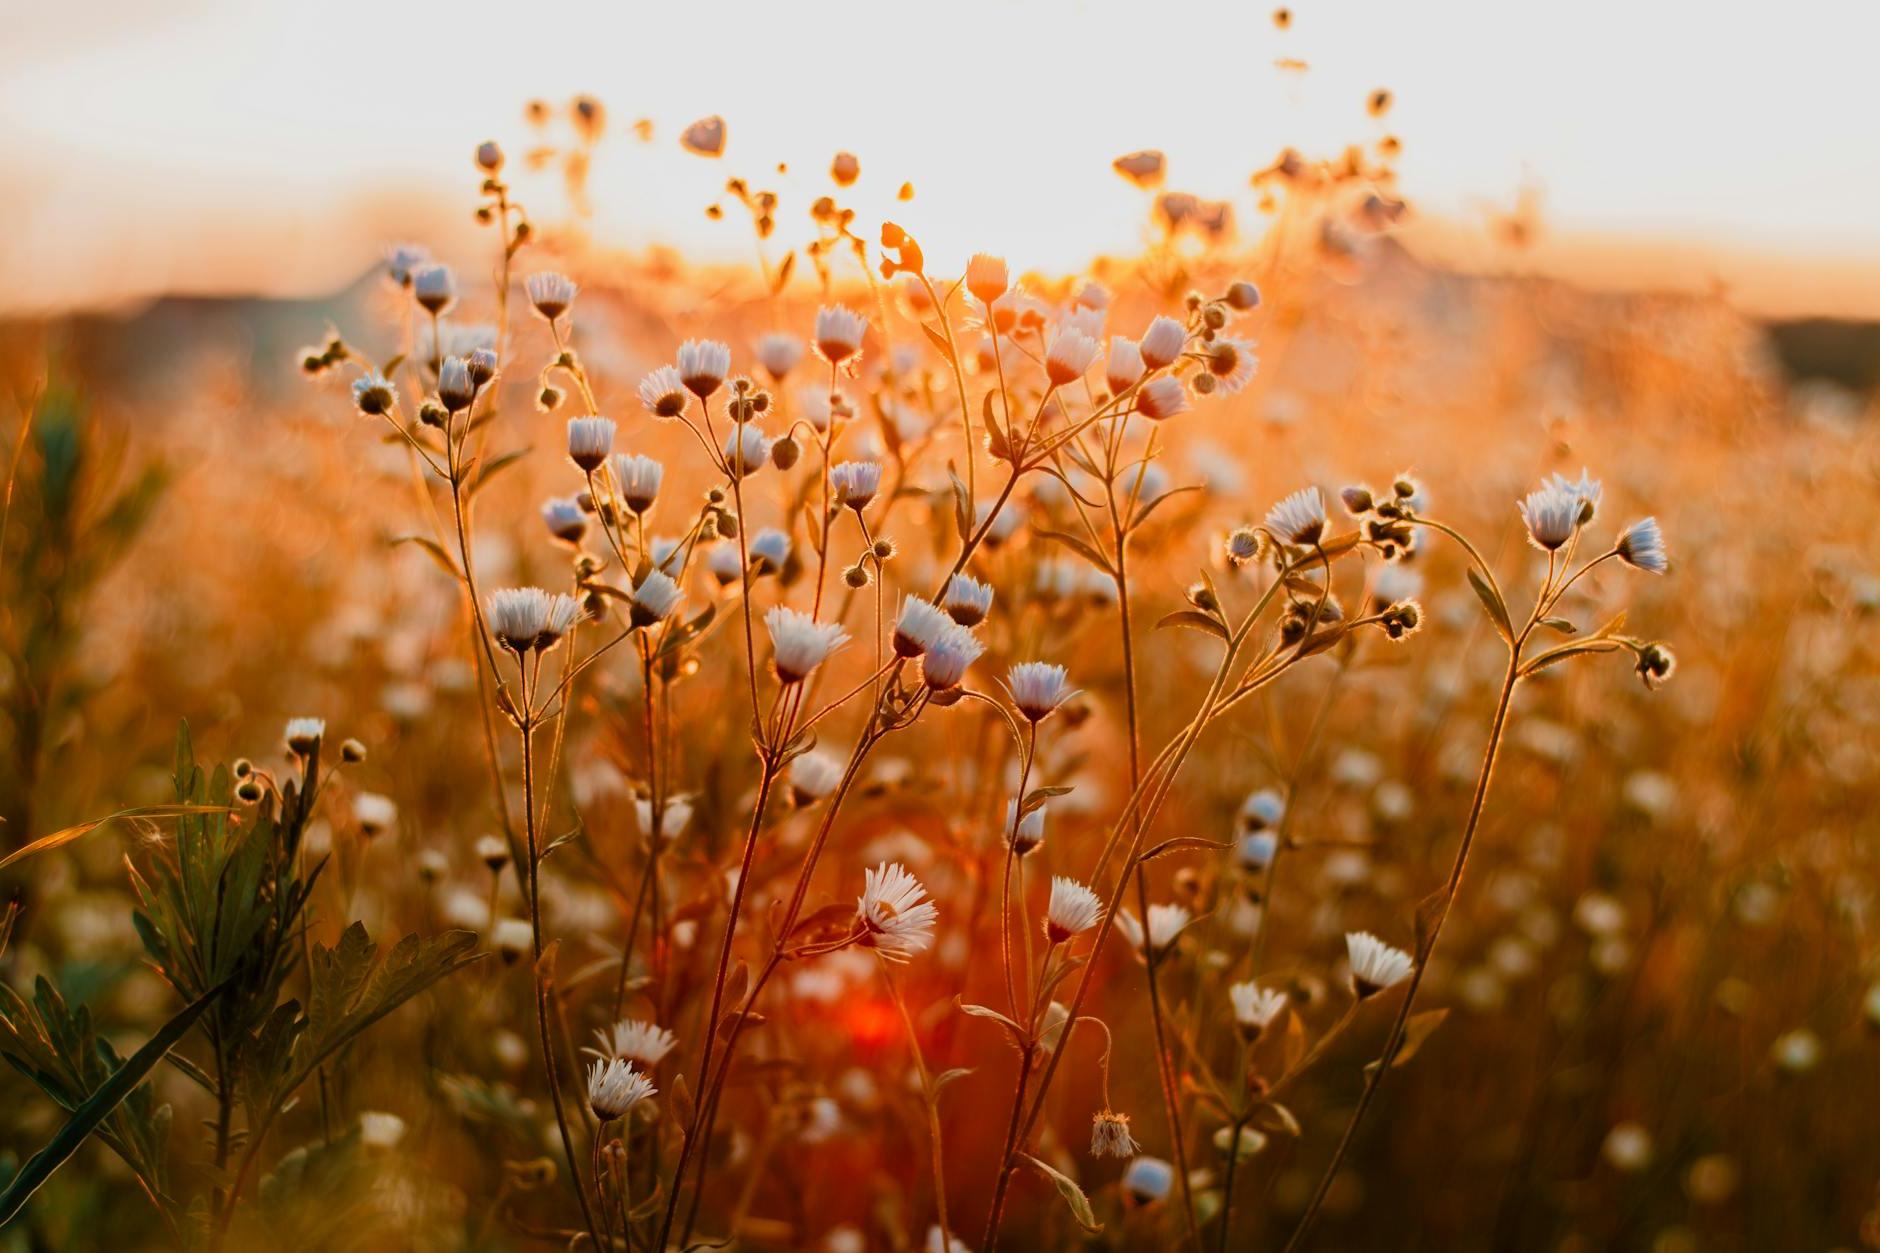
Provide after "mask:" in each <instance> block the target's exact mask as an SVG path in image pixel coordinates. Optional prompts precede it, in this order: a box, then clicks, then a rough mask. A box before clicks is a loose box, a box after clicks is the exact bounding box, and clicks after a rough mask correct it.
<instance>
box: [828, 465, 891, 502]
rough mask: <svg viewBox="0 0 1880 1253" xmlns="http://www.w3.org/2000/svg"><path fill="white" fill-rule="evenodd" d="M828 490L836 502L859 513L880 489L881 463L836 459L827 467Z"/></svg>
mask: <svg viewBox="0 0 1880 1253" xmlns="http://www.w3.org/2000/svg"><path fill="white" fill-rule="evenodd" d="M829 490H830V491H831V492H833V493H834V494H835V498H836V503H837V504H838V505H845V506H847V507H848V508H850V509H853V510H855V512H857V513H860V512H861V511H862V510H864V509H866V508H868V506H869V504H870V502H872V501H873V500H874V499H875V493H876V492H878V491H880V490H881V463H880V462H878V461H838V462H836V464H835V465H833V466H831V467H830V469H829Z"/></svg>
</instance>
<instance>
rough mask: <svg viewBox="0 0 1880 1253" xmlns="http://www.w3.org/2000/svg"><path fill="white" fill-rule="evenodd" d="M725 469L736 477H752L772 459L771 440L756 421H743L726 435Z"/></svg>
mask: <svg viewBox="0 0 1880 1253" xmlns="http://www.w3.org/2000/svg"><path fill="white" fill-rule="evenodd" d="M724 454H725V469H726V471H727V472H728V473H729V474H730V475H731V477H732V478H734V479H744V478H748V477H750V476H751V475H752V474H754V473H756V472H757V471H758V470H761V469H763V468H764V462H766V461H768V460H769V459H770V440H769V439H767V438H766V437H765V435H764V433H763V432H762V431H760V430H758V429H757V424H756V423H754V422H741V423H739V424H738V425H736V426H734V427H732V428H731V433H730V434H728V435H726V436H725V447H724Z"/></svg>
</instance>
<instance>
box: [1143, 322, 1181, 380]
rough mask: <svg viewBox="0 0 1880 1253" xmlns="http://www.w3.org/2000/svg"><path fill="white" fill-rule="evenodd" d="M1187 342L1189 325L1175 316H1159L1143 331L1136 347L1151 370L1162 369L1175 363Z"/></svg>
mask: <svg viewBox="0 0 1880 1253" xmlns="http://www.w3.org/2000/svg"><path fill="white" fill-rule="evenodd" d="M1187 343H1188V328H1187V327H1185V326H1183V325H1182V324H1181V323H1180V322H1177V321H1176V320H1175V319H1174V318H1170V317H1159V318H1157V319H1156V320H1155V321H1153V322H1151V323H1149V329H1148V330H1146V331H1144V332H1143V333H1142V339H1141V341H1140V342H1139V343H1138V344H1137V346H1136V347H1137V350H1138V351H1139V352H1140V353H1141V354H1142V363H1143V364H1144V365H1146V366H1148V367H1149V368H1150V369H1151V370H1160V369H1163V368H1165V367H1167V366H1170V365H1173V364H1174V363H1175V360H1176V358H1178V357H1180V356H1181V355H1182V348H1183V347H1185V346H1186V345H1187Z"/></svg>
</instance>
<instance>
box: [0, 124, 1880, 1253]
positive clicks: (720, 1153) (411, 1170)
mask: <svg viewBox="0 0 1880 1253" xmlns="http://www.w3.org/2000/svg"><path fill="white" fill-rule="evenodd" d="M1387 106H1388V102H1387V101H1380V102H1378V109H1379V111H1382V110H1383V109H1384V108H1387ZM555 108H556V110H557V113H556V119H557V121H558V123H559V122H560V121H562V120H566V121H568V122H569V123H570V124H571V125H572V127H573V132H572V133H574V134H575V135H577V136H584V137H585V138H582V139H580V140H578V141H577V142H576V143H575V144H574V145H573V146H572V147H569V148H567V149H565V150H562V149H553V148H549V147H542V148H540V149H538V150H536V151H532V152H525V151H524V150H523V149H522V148H520V147H519V148H518V149H517V150H516V151H515V152H513V153H511V152H506V151H505V150H504V149H503V148H501V147H499V146H497V145H496V144H494V143H487V144H484V145H482V146H480V147H477V148H476V149H475V150H474V152H473V153H467V154H466V156H467V159H466V161H465V165H464V206H465V209H466V211H474V212H475V213H476V214H477V215H478V221H479V222H480V223H481V224H482V238H483V241H484V246H483V248H482V249H481V250H480V251H479V252H476V253H474V254H467V255H462V256H457V255H452V256H449V257H440V256H433V255H432V254H431V252H430V251H429V250H428V249H427V248H426V247H424V246H423V245H422V244H412V243H403V242H395V241H388V247H387V251H386V254H385V261H384V263H383V265H381V266H379V267H377V268H376V269H375V271H374V272H373V273H372V274H371V275H369V276H367V278H366V279H365V280H364V281H362V282H361V284H360V285H358V286H357V287H356V288H354V289H352V290H351V291H350V292H348V293H346V294H345V295H343V296H341V297H336V298H335V299H334V300H332V301H328V302H319V303H313V302H303V303H287V304H284V305H281V306H279V307H266V306H264V305H262V304H261V303H260V302H247V303H240V304H230V305H228V306H227V307H211V306H208V305H206V304H202V303H197V304H180V303H172V304H168V305H165V306H163V307H161V308H159V309H155V310H152V311H150V312H148V313H146V314H144V315H142V316H140V317H137V318H134V319H119V320H114V319H106V318H92V319H68V320H46V321H40V322H33V323H28V322H24V321H16V322H13V323H10V324H7V325H6V326H5V327H4V330H3V331H0V370H4V375H5V380H4V381H5V386H4V400H0V437H4V443H5V446H6V456H7V458H8V460H7V462H6V473H5V482H6V489H5V490H6V499H5V507H4V508H5V512H4V521H3V522H0V614H3V615H4V616H3V617H0V644H4V653H3V656H4V663H3V664H0V750H3V751H4V757H3V759H0V817H4V820H5V821H4V825H0V888H3V889H4V892H5V894H6V898H7V900H8V901H10V904H7V905H5V906H4V908H5V909H6V911H7V912H6V913H5V915H4V919H5V920H4V923H3V924H0V982H3V983H4V991H0V1055H3V1056H4V1057H5V1058H6V1060H7V1061H8V1062H9V1063H11V1065H10V1066H9V1067H8V1068H7V1069H6V1070H5V1071H4V1073H0V1091H4V1094H5V1096H4V1099H5V1101H6V1104H7V1107H8V1108H9V1109H10V1110H12V1111H13V1113H12V1114H11V1115H10V1116H9V1117H8V1118H7V1119H6V1120H5V1125H4V1126H3V1127H0V1223H3V1224H5V1225H4V1226H0V1249H6V1250H15V1249H17V1250H36V1249H93V1248H124V1249H142V1248H169V1247H189V1248H198V1247H200V1248H212V1249H248V1248H264V1247H267V1248H292V1249H334V1250H339V1249H362V1250H378V1249H387V1250H389V1249H425V1250H504V1249H528V1248H549V1247H559V1248H574V1249H580V1248H601V1247H606V1248H612V1249H626V1250H634V1249H667V1248H717V1247H729V1246H735V1247H738V1248H747V1249H760V1250H762V1249H819V1250H827V1251H829V1253H847V1251H849V1250H864V1249H891V1250H903V1249H923V1250H934V1251H937V1253H952V1251H953V1250H956V1249H991V1248H994V1247H1003V1248H1009V1249H1032V1248H1050V1249H1058V1248H1066V1249H1070V1248H1094V1249H1152V1248H1157V1249H1159V1248H1199V1249H1206V1250H1215V1249H1220V1250H1227V1249H1253V1248H1272V1249H1309V1248H1316V1249H1382V1248H1392V1249H1396V1248H1402V1249H1497V1250H1501V1249H1523V1250H1525V1249H1548V1250H1563V1251H1568V1250H1570V1251H1576V1253H1577V1251H1581V1250H1604V1249H1638V1250H1651V1251H1653V1253H1684V1251H1686V1250H1689V1251H1693V1253H1695V1251H1697V1250H1745V1251H1747V1250H1761V1249H1776V1248H1781V1249H1818V1250H1829V1249H1848V1250H1853V1249H1861V1248H1868V1249H1880V1136H1877V1135H1876V1134H1875V1131H1874V1128H1875V1119H1876V1115H1880V1064H1877V1063H1880V947H1877V939H1876V925H1877V923H1880V919H1877V918H1876V913H1875V911H1876V907H1877V905H1880V902H1876V898H1875V894H1876V889H1877V888H1880V841H1877V840H1876V839H1875V832H1876V824H1875V819H1874V817H1873V815H1874V813H1875V810H1876V804H1877V803H1880V769H1877V766H1876V751H1877V750H1880V722H1877V720H1876V716H1875V710H1876V708H1877V707H1880V702H1877V701H1876V697H1877V696H1880V669H1877V667H1876V643H1875V639H1876V637H1875V634H1874V631H1873V617H1874V614H1875V612H1876V610H1880V568H1876V565H1875V562H1874V559H1873V548H1872V538H1871V536H1872V533H1873V529H1874V528H1873V525H1872V524H1873V523H1874V521H1875V513H1876V497H1875V493H1874V483H1875V473H1876V470H1877V469H1880V438H1877V437H1876V428H1875V426H1874V423H1873V421H1872V419H1873V405H1872V400H1871V398H1868V399H1866V400H1861V399H1858V398H1856V397H1853V396H1852V395H1850V394H1846V393H1839V392H1832V391H1826V390H1822V389H1819V388H1810V387H1805V386H1797V385H1794V384H1792V383H1791V381H1790V380H1789V379H1787V378H1786V377H1785V376H1784V375H1783V374H1782V372H1781V370H1780V369H1779V367H1778V365H1777V363H1776V361H1775V360H1774V358H1773V357H1772V355H1771V351H1770V348H1769V346H1768V340H1767V338H1766V336H1765V334H1764V332H1763V329H1762V328H1761V327H1760V326H1759V325H1758V324H1757V323H1756V321H1755V320H1754V319H1753V318H1751V317H1749V316H1747V315H1746V314H1744V313H1742V312H1740V311H1738V310H1736V309H1734V308H1732V307H1731V305H1730V303H1729V302H1728V301H1727V299H1725V298H1724V297H1722V296H1716V295H1688V294H1653V293H1624V294H1621V293H1609V292H1598V291H1590V290H1582V289H1578V288H1575V287H1573V286H1571V285H1569V284H1566V283H1562V282H1558V281H1553V280H1547V279H1542V278H1536V277H1528V276H1523V275H1522V274H1521V273H1520V272H1519V266H1518V264H1517V263H1518V260H1519V247H1518V240H1515V241H1510V242H1509V243H1508V245H1507V246H1508V249H1509V252H1508V261H1509V265H1508V268H1507V270H1506V271H1505V272H1501V273H1474V274H1463V273H1459V272H1456V271H1453V270H1448V269H1444V268H1440V267H1437V266H1435V265H1432V264H1430V263H1428V262H1425V261H1423V260H1420V259H1419V258H1418V257H1417V256H1416V254H1415V253H1414V251H1412V250H1411V249H1409V248H1407V247H1406V246H1405V245H1404V244H1403V243H1402V242H1401V241H1400V240H1399V239H1398V238H1397V234H1396V228H1397V224H1398V222H1399V221H1400V219H1401V218H1402V217H1403V216H1404V214H1405V213H1406V211H1407V210H1406V206H1404V205H1403V204H1402V202H1401V201H1399V200H1398V199H1397V190H1396V186H1395V181H1394V176H1393V171H1392V156H1393V153H1394V146H1393V145H1392V144H1391V143H1389V142H1381V143H1378V144H1376V145H1373V146H1371V147H1368V148H1363V149H1353V150H1352V151H1350V152H1346V153H1338V154H1331V155H1328V156H1308V155H1302V154H1299V153H1293V152H1288V153H1285V154H1281V155H1280V156H1279V158H1278V159H1276V160H1275V161H1274V162H1273V163H1272V165H1271V166H1270V167H1268V168H1266V169H1264V170H1263V171H1261V172H1260V173H1259V174H1258V175H1257V176H1256V178H1255V184H1254V185H1255V187H1256V188H1257V189H1258V196H1259V198H1260V200H1261V201H1262V203H1261V205H1260V210H1259V211H1260V212H1261V214H1262V215H1263V222H1262V224H1261V227H1260V229H1259V230H1258V231H1255V230H1253V229H1251V225H1252V224H1251V223H1249V224H1246V226H1247V228H1248V229H1244V230H1242V229H1237V228H1236V225H1235V224H1234V222H1233V221H1232V218H1231V211H1230V210H1229V209H1228V208H1227V207H1226V206H1222V205H1217V204H1211V203H1209V202H1206V201H1200V200H1197V199H1195V198H1194V197H1191V196H1185V195H1183V194H1181V193H1179V192H1177V191H1173V190H1169V189H1167V188H1166V187H1165V186H1164V185H1163V184H1162V181H1161V180H1162V171H1161V168H1160V159H1159V158H1158V157H1157V156H1156V154H1153V153H1137V154H1131V155H1130V156H1129V157H1126V158H1121V159H1119V162H1118V173H1119V174H1120V175H1121V176H1123V177H1125V178H1127V179H1129V180H1130V181H1132V182H1135V183H1136V184H1138V185H1139V186H1142V187H1144V188H1147V189H1149V190H1150V191H1151V192H1153V193H1154V199H1153V201H1152V202H1151V203H1152V204H1153V216H1152V219H1151V220H1150V221H1149V222H1148V223H1146V224H1145V244H1144V247H1143V249H1142V251H1141V252H1140V254H1138V255H1135V256H1130V257H1116V258H1107V259H1104V260H1102V261H1099V262H1097V263H1095V264H1093V266H1092V267H1091V268H1090V269H1089V271H1088V272H1085V273H1080V274H1041V273H1034V272H1031V271H1029V270H1028V269H1027V268H1026V264H1025V259H1024V258H1022V257H994V256H988V255H985V254H978V255H975V256H974V257H973V258H972V260H971V261H970V263H968V264H967V265H965V266H964V267H963V268H962V267H958V266H956V267H953V268H952V269H950V270H945V271H942V270H941V269H940V267H938V266H937V265H933V264H930V263H929V261H928V260H927V258H926V257H925V255H924V254H923V251H922V248H921V246H920V242H919V240H918V234H919V230H918V228H917V226H916V225H915V223H916V222H917V221H918V216H919V215H918V204H919V202H918V200H915V201H913V202H912V203H911V204H910V205H909V212H908V215H907V220H906V222H905V223H896V222H881V221H863V220H860V218H859V217H858V215H856V214H855V213H853V212H852V211H850V210H848V209H846V208H845V207H844V198H845V191H846V189H847V188H848V187H849V186H850V185H851V184H852V183H853V181H854V178H855V176H856V167H857V166H858V165H859V162H858V161H857V158H855V157H850V156H847V155H846V154H843V155H837V156H835V157H834V159H833V160H832V162H831V166H830V170H829V175H828V179H827V186H826V190H825V193H824V195H823V197H822V198H821V199H818V200H816V201H814V202H813V203H809V204H803V203H790V202H785V201H780V200H778V199H777V198H775V197H773V196H772V195H771V194H770V193H768V192H766V191H764V190H763V179H762V178H761V177H759V178H756V179H754V180H753V181H748V182H747V181H744V180H742V179H740V178H732V179H731V180H730V181H729V182H728V183H727V186H726V192H725V195H724V197H723V199H722V200H721V201H720V202H719V203H718V204H716V205H714V206H711V209H712V212H713V213H715V214H716V215H718V216H719V217H721V218H722V219H724V228H725V229H726V230H727V231H734V230H737V231H742V230H745V229H747V226H746V221H747V219H748V229H750V231H751V234H752V248H753V252H752V254H751V255H752V261H751V263H750V264H748V265H739V266H728V265H722V264H704V263H697V264H694V263H689V262H687V261H686V260H685V259H684V258H681V257H677V256H674V255H670V254H662V253H658V252H642V253H634V254H620V253H618V252H613V251H609V250H606V249H602V248H599V247H597V246H595V245H593V244H592V243H591V241H590V239H589V236H588V233H587V232H586V231H585V230H584V229H583V225H582V222H581V221H580V218H579V214H578V213H577V214H573V215H570V216H569V218H568V219H567V220H543V221H537V220H535V219H534V218H533V217H532V216H531V214H530V213H529V211H528V209H527V207H526V205H527V202H528V200H529V198H530V197H529V194H528V188H529V186H530V180H532V179H536V180H539V179H542V178H567V179H572V180H575V181H576V182H578V179H579V176H580V169H581V159H582V151H583V149H582V144H584V143H587V142H596V141H598V136H599V134H600V130H601V122H600V114H599V112H598V109H599V106H598V105H597V104H596V103H594V102H591V101H590V102H586V103H582V102H576V104H575V105H573V106H571V108H572V109H573V112H572V113H571V114H569V115H568V117H567V118H566V119H562V118H561V115H560V112H559V110H560V109H561V106H556V107H555ZM542 110H543V113H542V115H541V117H540V118H539V119H538V120H540V121H546V120H547V119H548V110H549V106H542ZM584 110H585V111H584ZM716 125H717V130H716V131H714V129H713V122H712V120H708V121H706V122H702V123H699V124H697V125H696V126H695V127H694V128H693V129H692V130H690V131H688V132H687V133H686V135H685V137H684V142H685V143H686V144H687V146H688V147H690V148H692V150H693V151H695V152H697V153H699V154H701V159H710V157H711V156H712V155H713V154H714V153H715V152H716V151H718V150H720V149H721V148H722V144H723V123H717V124H716ZM544 142H545V143H546V141H544ZM727 173H728V174H731V173H735V171H733V170H731V169H730V168H729V166H727ZM704 208H705V206H701V209H704ZM910 232H912V233H911V234H910Z"/></svg>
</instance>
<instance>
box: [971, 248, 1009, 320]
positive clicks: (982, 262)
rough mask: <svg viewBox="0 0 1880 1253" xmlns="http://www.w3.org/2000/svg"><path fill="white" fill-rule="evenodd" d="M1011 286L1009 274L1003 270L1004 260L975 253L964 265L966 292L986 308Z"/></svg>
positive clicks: (982, 253)
mask: <svg viewBox="0 0 1880 1253" xmlns="http://www.w3.org/2000/svg"><path fill="white" fill-rule="evenodd" d="M1011 285H1012V280H1011V276H1010V274H1009V273H1008V272H1007V270H1006V268H1005V258H1004V257H995V256H992V255H991V254H989V253H984V252H976V253H974V254H973V255H972V259H971V260H969V261H968V262H967V263H966V290H967V291H969V292H971V293H972V294H973V298H974V299H975V300H977V301H979V303H980V304H983V305H986V306H988V307H990V306H991V304H992V303H993V302H994V301H996V300H997V299H998V298H999V297H1001V296H1003V295H1005V292H1006V289H1007V288H1008V287H1010V286H1011Z"/></svg>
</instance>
